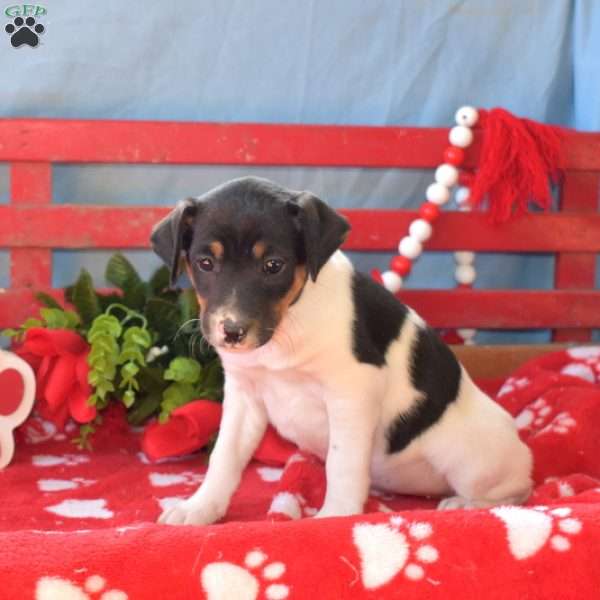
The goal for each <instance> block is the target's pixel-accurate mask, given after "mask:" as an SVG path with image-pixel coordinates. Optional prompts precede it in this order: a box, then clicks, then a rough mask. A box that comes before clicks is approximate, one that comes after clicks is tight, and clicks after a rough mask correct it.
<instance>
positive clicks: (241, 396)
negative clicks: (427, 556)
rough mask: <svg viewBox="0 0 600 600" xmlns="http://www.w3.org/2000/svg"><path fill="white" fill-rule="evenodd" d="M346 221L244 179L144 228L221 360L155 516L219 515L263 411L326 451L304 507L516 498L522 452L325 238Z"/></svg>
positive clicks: (300, 195) (446, 362)
mask: <svg viewBox="0 0 600 600" xmlns="http://www.w3.org/2000/svg"><path fill="white" fill-rule="evenodd" d="M348 231H349V225H348V223H347V222H346V220H345V219H344V218H343V217H341V216H340V215H338V214H337V213H336V212H335V211H334V210H332V209H331V208H329V207H328V206H327V205H326V204H325V203H324V202H322V201H321V200H320V199H319V198H317V197H316V196H314V195H313V194H311V193H309V192H296V191H292V190H288V189H286V188H283V187H281V186H279V185H277V184H275V183H272V182H270V181H268V180H265V179H258V178H254V177H245V178H242V179H236V180H233V181H230V182H228V183H225V184H224V185H222V186H220V187H217V188H215V189H213V190H211V191H209V192H207V193H206V194H204V195H203V196H201V197H199V198H191V199H188V200H185V201H183V202H182V203H180V204H179V205H178V206H177V208H175V210H173V211H172V212H171V214H169V215H168V216H167V217H166V218H165V219H163V220H162V221H161V222H160V223H158V224H157V225H156V226H155V228H154V230H153V232H152V245H153V248H154V250H155V252H156V253H157V254H158V255H159V256H160V257H161V258H162V259H163V260H164V261H165V262H166V263H167V265H169V266H170V268H171V282H172V284H173V283H174V282H175V281H176V280H177V278H178V276H179V274H180V270H181V269H182V267H185V269H186V270H187V273H188V275H189V277H190V279H191V281H192V283H193V285H194V288H195V290H196V293H197V297H198V302H199V305H200V310H201V314H200V317H201V327H202V331H203V334H204V336H205V338H206V339H207V340H208V341H209V342H210V343H211V344H212V345H213V346H214V347H215V349H216V350H217V352H218V353H219V356H220V357H221V360H222V362H223V367H224V370H225V390H224V392H225V393H224V401H223V418H222V421H221V429H220V432H219V436H218V439H217V442H216V445H215V448H214V450H213V452H212V454H211V457H210V463H209V467H208V472H207V473H206V477H205V479H204V482H203V483H202V485H201V487H200V488H199V489H198V490H197V491H196V492H195V493H194V494H193V495H192V496H191V497H190V498H188V499H187V500H184V501H182V502H181V503H179V504H178V505H176V506H175V507H173V508H170V509H168V510H166V511H165V512H164V513H163V514H162V515H161V517H160V519H159V521H160V522H161V523H169V524H208V523H213V522H214V521H217V520H218V519H220V518H221V517H223V516H224V515H225V513H226V511H227V507H228V504H229V502H230V499H231V496H232V494H233V493H234V491H235V490H236V488H237V486H238V484H239V482H240V477H241V475H242V471H243V469H244V468H245V466H246V465H247V463H248V461H249V460H250V458H251V457H252V454H253V452H254V450H255V449H256V447H257V446H258V444H259V442H260V441H261V439H262V437H263V434H264V433H265V430H266V427H267V424H268V423H271V424H273V425H274V427H275V428H276V429H277V430H278V431H279V433H280V434H281V435H282V436H283V437H285V438H287V439H288V440H291V441H292V442H294V443H296V444H297V445H298V446H299V447H300V448H302V449H303V450H307V451H309V452H312V453H314V454H316V455H317V456H319V457H320V458H321V459H323V460H324V461H325V465H326V474H327V492H326V495H325V502H324V504H323V507H322V508H321V510H320V511H319V513H318V514H317V516H318V517H333V516H341V515H352V514H356V513H361V512H362V510H363V505H364V502H365V500H366V498H367V495H368V492H369V487H370V486H371V485H372V486H374V487H377V488H379V489H382V490H387V491H389V492H396V493H399V494H417V495H426V496H436V497H445V496H446V498H444V499H443V500H441V502H440V504H439V507H440V508H446V509H448V508H475V507H487V506H491V505H495V504H514V503H520V502H523V501H524V500H525V499H526V498H527V497H528V495H529V493H530V489H531V479H530V473H531V468H532V459H531V453H530V451H529V449H528V448H527V446H525V445H524V444H523V443H522V442H521V441H520V440H519V437H518V436H517V433H516V429H515V426H514V424H513V420H512V418H511V416H510V415H509V414H508V413H507V412H505V411H504V410H503V409H502V408H501V407H500V406H498V405H497V404H496V403H495V402H493V401H492V400H491V399H490V398H488V396H486V395H485V394H484V393H483V392H482V391H481V390H479V389H478V388H477V387H476V386H475V384H474V383H473V381H472V380H471V378H470V377H469V375H468V374H467V372H466V371H465V370H464V369H463V368H462V366H461V365H460V364H459V363H458V362H457V360H456V358H455V357H454V355H453V354H452V352H451V351H450V350H449V348H448V347H447V346H446V345H445V344H444V343H443V342H442V341H441V340H440V338H439V337H438V336H437V334H436V333H435V332H434V331H433V330H432V329H430V328H429V327H428V326H427V325H426V324H425V323H424V322H423V320H422V319H421V318H420V317H419V316H418V315H417V314H416V313H415V312H414V311H413V310H412V309H410V308H408V307H407V306H404V305H403V304H402V303H400V302H399V301H398V300H397V299H396V298H395V297H394V296H393V295H392V294H390V293H389V292H388V291H386V290H385V289H384V288H383V287H381V286H380V285H378V284H377V283H375V282H373V281H372V280H371V279H370V278H368V277H366V276H365V275H362V274H360V273H357V272H356V271H355V270H354V268H353V267H352V264H351V263H350V261H349V260H348V259H347V258H346V257H345V256H344V255H343V254H342V253H341V252H340V251H339V247H340V246H341V244H342V243H343V241H344V239H345V237H346V235H347V234H348Z"/></svg>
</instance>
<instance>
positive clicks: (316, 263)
mask: <svg viewBox="0 0 600 600" xmlns="http://www.w3.org/2000/svg"><path fill="white" fill-rule="evenodd" d="M290 204H291V206H290V209H291V211H292V214H294V208H292V207H293V206H294V204H296V205H297V208H296V212H297V219H298V222H299V225H300V231H301V233H302V237H303V240H304V251H305V254H306V266H307V268H308V273H309V275H310V277H311V279H312V280H313V281H316V279H317V275H318V274H319V271H320V270H321V268H322V267H323V265H324V264H325V263H326V262H327V261H328V260H329V257H330V256H331V255H332V254H333V253H334V252H335V251H336V250H337V249H338V248H339V247H340V246H341V245H342V244H343V243H344V240H345V239H346V236H347V235H348V232H349V231H350V225H349V224H348V221H346V219H345V218H344V217H342V216H341V215H340V214H338V213H337V212H335V210H333V208H331V207H329V206H327V204H325V202H323V201H322V200H320V199H319V198H317V197H316V196H315V195H314V194H311V193H310V192H302V193H301V194H300V195H299V196H298V197H297V198H295V199H294V201H293V202H292V203H290Z"/></svg>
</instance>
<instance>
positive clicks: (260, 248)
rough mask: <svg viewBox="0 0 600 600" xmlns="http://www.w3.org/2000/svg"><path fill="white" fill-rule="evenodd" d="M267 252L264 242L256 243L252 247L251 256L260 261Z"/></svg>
mask: <svg viewBox="0 0 600 600" xmlns="http://www.w3.org/2000/svg"><path fill="white" fill-rule="evenodd" d="M266 250H267V245H266V244H265V243H264V242H256V244H254V246H252V254H254V258H256V259H257V260H261V259H262V258H263V257H264V255H265V252H266Z"/></svg>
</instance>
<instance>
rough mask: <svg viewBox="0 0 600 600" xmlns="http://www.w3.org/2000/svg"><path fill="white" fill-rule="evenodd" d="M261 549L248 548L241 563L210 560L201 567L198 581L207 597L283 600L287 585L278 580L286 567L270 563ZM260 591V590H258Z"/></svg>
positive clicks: (218, 599) (239, 599)
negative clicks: (210, 561) (241, 564)
mask: <svg viewBox="0 0 600 600" xmlns="http://www.w3.org/2000/svg"><path fill="white" fill-rule="evenodd" d="M267 561H268V556H267V555H266V554H265V553H264V552H263V551H262V550H261V549H260V548H255V549H254V550H250V552H248V554H246V556H245V558H244V566H240V565H236V564H235V563H231V562H213V563H209V564H207V565H206V566H205V567H204V569H202V574H201V575H200V582H201V584H202V589H203V590H204V592H205V593H206V596H207V598H208V600H222V599H224V598H235V599H236V600H256V599H257V598H264V599H265V600H285V599H286V598H288V596H289V594H290V588H289V586H288V585H286V584H285V583H281V577H283V576H284V575H285V571H286V567H285V565H284V564H283V563H282V562H279V561H273V562H269V563H267ZM261 592H262V593H261Z"/></svg>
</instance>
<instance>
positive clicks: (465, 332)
mask: <svg viewBox="0 0 600 600" xmlns="http://www.w3.org/2000/svg"><path fill="white" fill-rule="evenodd" d="M456 333H458V335H460V337H461V338H462V339H463V340H464V341H465V344H466V345H467V346H472V345H473V344H475V335H477V329H457V330H456Z"/></svg>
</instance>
